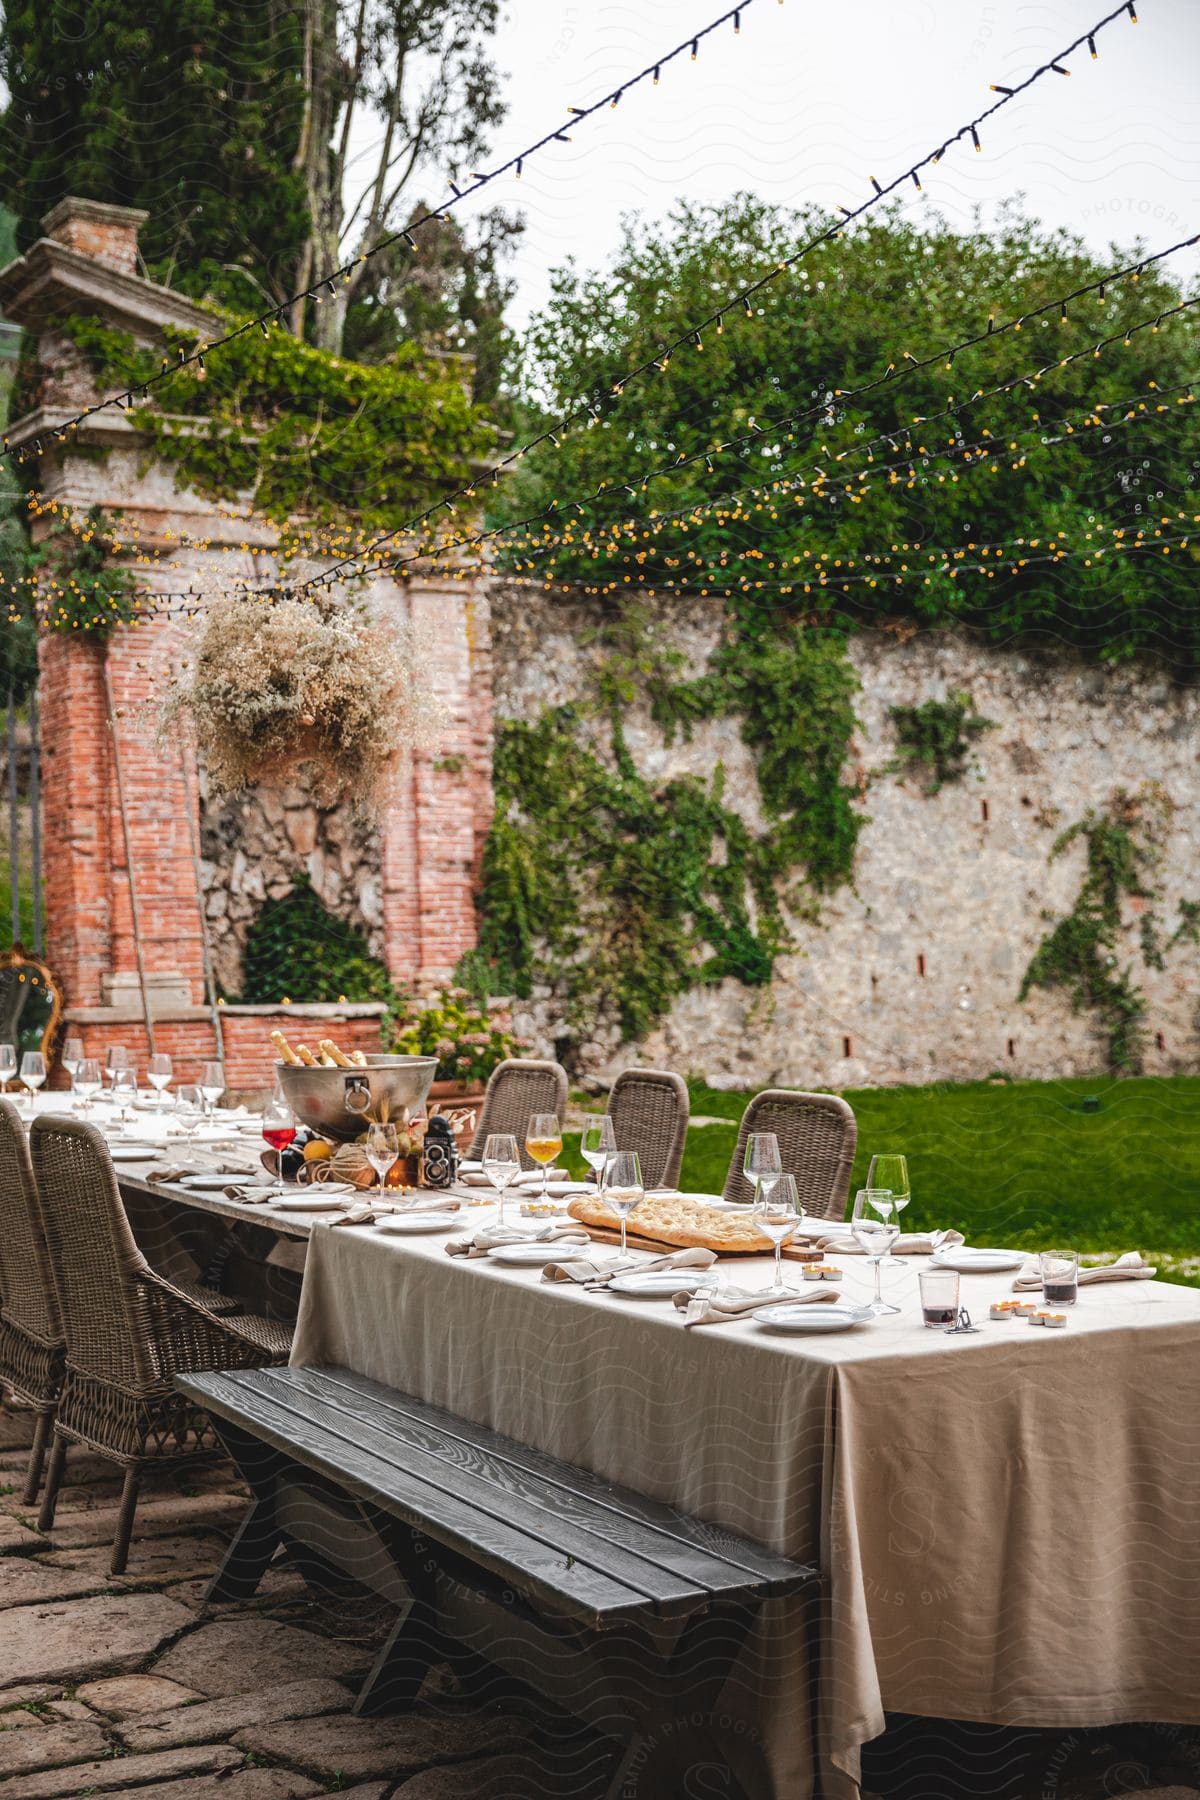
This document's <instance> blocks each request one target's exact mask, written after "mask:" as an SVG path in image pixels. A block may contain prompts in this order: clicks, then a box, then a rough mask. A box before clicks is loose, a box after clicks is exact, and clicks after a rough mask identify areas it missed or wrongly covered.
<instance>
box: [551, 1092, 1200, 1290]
mask: <svg viewBox="0 0 1200 1800" xmlns="http://www.w3.org/2000/svg"><path fill="white" fill-rule="evenodd" d="M691 1088H692V1114H693V1116H694V1117H696V1116H699V1117H704V1116H708V1117H717V1118H721V1119H728V1121H729V1123H728V1124H716V1125H702V1126H693V1127H692V1129H691V1130H690V1132H689V1134H688V1145H687V1151H686V1154H685V1157H684V1164H683V1181H682V1185H683V1186H684V1187H685V1188H686V1189H689V1190H693V1191H701V1192H708V1193H717V1192H719V1191H720V1189H721V1186H722V1183H723V1182H724V1179H725V1171H726V1169H727V1168H728V1166H729V1158H730V1155H731V1153H732V1151H733V1147H734V1142H735V1139H736V1136H737V1126H738V1121H739V1120H740V1119H741V1115H742V1111H743V1109H744V1107H745V1105H746V1101H747V1099H748V1098H749V1096H748V1095H747V1094H726V1093H717V1092H716V1091H715V1090H713V1089H711V1088H706V1087H704V1086H703V1085H701V1084H699V1083H695V1082H694V1083H692V1084H691ZM1085 1096H1086V1097H1094V1098H1095V1099H1096V1100H1097V1101H1098V1102H1099V1106H1098V1109H1097V1110H1096V1111H1094V1112H1092V1111H1088V1112H1085V1111H1084V1110H1083V1106H1082V1102H1083V1100H1084V1098H1085ZM845 1098H846V1099H847V1100H848V1101H849V1102H850V1104H851V1106H852V1107H853V1108H854V1111H855V1113H856V1115H857V1117H858V1155H857V1158H856V1161H855V1165H854V1176H853V1180H852V1184H851V1192H853V1191H854V1189H855V1188H856V1187H860V1186H861V1185H862V1184H863V1182H864V1181H865V1179H866V1173H867V1164H868V1161H869V1159H870V1157H871V1156H872V1154H873V1153H874V1152H875V1151H878V1150H902V1151H904V1152H905V1154H906V1155H907V1157H908V1168H909V1175H910V1178H911V1181H912V1193H913V1199H912V1205H911V1206H910V1207H909V1208H908V1209H907V1211H906V1213H905V1217H904V1223H905V1226H906V1228H909V1229H911V1228H913V1227H914V1226H922V1225H928V1226H954V1227H956V1228H957V1229H958V1230H959V1231H961V1232H963V1233H964V1234H965V1236H966V1239H967V1242H968V1243H971V1244H1004V1245H1012V1246H1015V1247H1018V1248H1029V1249H1043V1250H1044V1249H1049V1248H1052V1247H1064V1248H1071V1249H1076V1250H1079V1251H1081V1252H1084V1253H1086V1252H1088V1251H1109V1252H1111V1251H1120V1250H1141V1251H1143V1252H1145V1253H1146V1254H1154V1255H1155V1256H1161V1257H1163V1259H1164V1260H1163V1264H1162V1267H1163V1270H1164V1273H1165V1272H1168V1271H1169V1272H1170V1273H1171V1275H1172V1278H1173V1279H1176V1280H1184V1281H1190V1282H1192V1283H1194V1284H1195V1285H1200V1077H1194V1076H1173V1077H1170V1078H1167V1079H1160V1078H1157V1077H1156V1078H1141V1079H1136V1080H1128V1081H1114V1080H1113V1079H1111V1078H1110V1077H1108V1076H1102V1075H1096V1076H1091V1077H1087V1078H1085V1079H1083V1080H1076V1081H1053V1082H1049V1081H1014V1082H1004V1083H997V1084H993V1083H991V1082H986V1081H980V1082H963V1083H961V1084H950V1083H943V1084H940V1085H938V1086H935V1087H921V1088H917V1087H907V1088H866V1089H862V1090H857V1091H851V1092H847V1093H846V1095H845ZM576 1141H577V1140H572V1143H571V1146H570V1149H571V1152H572V1157H571V1161H572V1167H573V1168H575V1169H576V1170H581V1169H582V1165H581V1164H580V1163H578V1161H577V1160H576V1159H575V1157H574V1151H575V1143H576ZM747 1191H748V1190H747ZM1193 1262H1194V1264H1195V1266H1194V1267H1193V1266H1191V1265H1192V1263H1193Z"/></svg>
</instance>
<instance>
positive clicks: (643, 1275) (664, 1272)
mask: <svg viewBox="0 0 1200 1800" xmlns="http://www.w3.org/2000/svg"><path fill="white" fill-rule="evenodd" d="M711 1281H712V1276H711V1275H710V1274H709V1272H708V1270H707V1269H643V1270H641V1271H640V1272H635V1273H634V1274H632V1275H614V1276H613V1279H612V1280H611V1281H610V1282H609V1284H608V1285H609V1290H610V1292H612V1293H614V1294H629V1295H631V1296H632V1297H634V1298H636V1299H639V1300H669V1299H670V1298H671V1295H672V1294H694V1293H695V1291H696V1289H697V1288H698V1287H705V1286H707V1285H709V1284H711Z"/></svg>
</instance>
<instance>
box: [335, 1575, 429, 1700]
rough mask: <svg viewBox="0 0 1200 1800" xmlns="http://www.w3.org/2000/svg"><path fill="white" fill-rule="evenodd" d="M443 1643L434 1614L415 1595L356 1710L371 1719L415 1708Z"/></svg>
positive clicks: (361, 1692)
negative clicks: (377, 1715) (406, 1707)
mask: <svg viewBox="0 0 1200 1800" xmlns="http://www.w3.org/2000/svg"><path fill="white" fill-rule="evenodd" d="M441 1656H442V1642H441V1638H440V1635H439V1633H438V1629H437V1625H436V1623H435V1621H434V1618H433V1614H432V1612H431V1611H430V1608H429V1607H428V1605H426V1604H425V1602H423V1601H421V1600H418V1599H417V1598H416V1597H415V1596H414V1597H413V1599H411V1600H410V1601H409V1602H408V1603H407V1605H405V1606H403V1607H402V1608H401V1610H400V1615H399V1617H398V1618H397V1620H396V1623H395V1624H394V1625H393V1626H392V1629H391V1631H390V1632H389V1633H388V1636H387V1642H386V1643H385V1644H384V1646H383V1649H382V1650H381V1651H380V1652H379V1655H378V1656H377V1657H376V1659H375V1664H374V1667H373V1668H372V1669H371V1672H370V1674H369V1675H368V1676H367V1678H366V1680H365V1681H364V1682H363V1684H362V1686H361V1688H360V1689H359V1690H358V1697H357V1699H356V1700H355V1702H354V1708H353V1710H354V1711H355V1712H356V1713H359V1714H362V1715H365V1716H368V1717H369V1716H370V1715H372V1714H374V1713H383V1712H396V1711H398V1710H399V1709H400V1708H401V1707H405V1706H411V1705H412V1703H413V1701H414V1700H415V1699H416V1697H417V1694H418V1693H419V1691H420V1687H421V1683H422V1682H423V1681H424V1679H425V1677H426V1675H427V1674H428V1673H429V1671H430V1669H431V1668H432V1667H433V1665H434V1664H435V1663H436V1662H438V1661H440V1660H441Z"/></svg>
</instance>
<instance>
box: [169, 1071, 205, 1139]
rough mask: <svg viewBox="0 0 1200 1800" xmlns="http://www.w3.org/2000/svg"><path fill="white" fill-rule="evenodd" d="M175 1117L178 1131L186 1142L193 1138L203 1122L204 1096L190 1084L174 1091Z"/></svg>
mask: <svg viewBox="0 0 1200 1800" xmlns="http://www.w3.org/2000/svg"><path fill="white" fill-rule="evenodd" d="M175 1117H176V1118H177V1119H178V1120H179V1129H180V1131H182V1133H183V1135H184V1137H185V1138H187V1140H188V1142H189V1143H191V1142H192V1140H193V1139H194V1138H195V1136H196V1133H197V1132H198V1131H199V1129H200V1127H201V1125H202V1124H203V1122H204V1096H203V1094H202V1093H201V1092H200V1089H199V1088H198V1087H196V1086H195V1084H194V1083H192V1082H186V1083H185V1084H184V1086H183V1087H180V1088H176V1090H175Z"/></svg>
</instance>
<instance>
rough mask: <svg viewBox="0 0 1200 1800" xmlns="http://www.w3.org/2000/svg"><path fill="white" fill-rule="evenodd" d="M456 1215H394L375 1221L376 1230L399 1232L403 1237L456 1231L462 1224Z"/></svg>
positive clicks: (421, 1213) (462, 1221)
mask: <svg viewBox="0 0 1200 1800" xmlns="http://www.w3.org/2000/svg"><path fill="white" fill-rule="evenodd" d="M464 1222H465V1221H464V1220H463V1219H462V1218H461V1217H460V1216H459V1214H458V1213H451V1212H419V1213H418V1212H414V1213H394V1214H393V1215H392V1217H391V1218H389V1219H377V1220H376V1221H375V1226H376V1230H378V1231H392V1232H399V1233H400V1234H401V1235H404V1234H406V1233H408V1232H418V1231H457V1230H459V1228H460V1227H461V1226H462V1225H463V1224H464Z"/></svg>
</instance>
